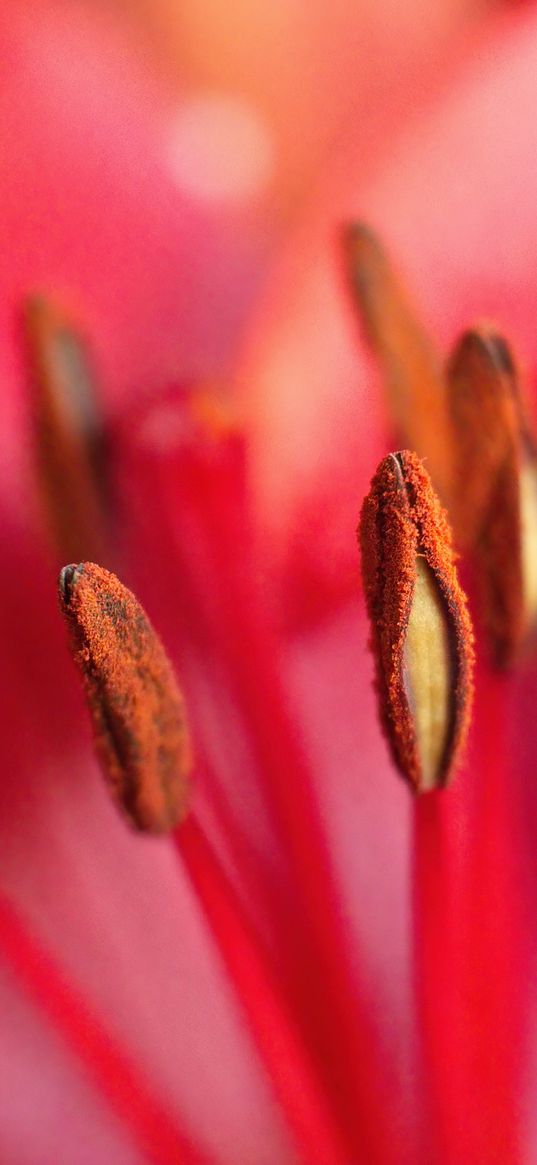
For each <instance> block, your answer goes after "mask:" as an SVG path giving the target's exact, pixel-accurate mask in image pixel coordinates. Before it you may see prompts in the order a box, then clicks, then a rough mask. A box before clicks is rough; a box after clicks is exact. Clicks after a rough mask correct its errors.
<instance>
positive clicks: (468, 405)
mask: <svg viewBox="0 0 537 1165" xmlns="http://www.w3.org/2000/svg"><path fill="white" fill-rule="evenodd" d="M447 375H448V385H449V406H450V412H451V418H452V424H453V429H454V443H453V448H454V457H455V466H454V475H453V489H452V504H451V509H452V514H453V520H454V526H455V529H456V531H457V537H458V541H459V544H460V545H461V547H463V548H466V549H469V550H470V551H471V552H472V551H473V553H474V555H475V559H476V563H477V567H478V574H479V579H480V583H481V588H482V594H483V606H484V612H485V619H486V621H487V626H488V631H489V636H490V641H491V646H492V654H493V657H494V660H495V662H496V663H497V664H498V665H500V666H506V665H508V664H510V663H512V662H513V660H514V659H515V658H516V657H517V655H518V654H519V653H520V651H521V650H522V649H523V647H524V645H525V644H526V643H527V642H528V641H529V640H530V639H531V637H532V633H533V632H534V629H535V618H536V615H537V470H536V451H535V441H534V437H533V434H532V431H531V425H530V421H529V418H528V415H527V410H526V407H525V402H524V400H523V397H522V388H521V384H520V376H519V373H518V369H517V367H516V364H515V360H514V357H513V355H512V353H511V351H510V348H509V345H508V344H507V342H506V341H505V339H504V338H503V336H501V335H499V334H498V333H497V332H496V331H495V330H493V329H491V328H484V327H481V328H479V329H474V330H471V331H468V332H466V333H465V334H464V335H463V336H462V337H461V339H460V341H459V343H458V344H457V346H456V348H455V350H454V352H453V355H452V357H451V359H450V361H449V365H448V370H447Z"/></svg>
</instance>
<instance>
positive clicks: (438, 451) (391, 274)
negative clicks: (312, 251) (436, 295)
mask: <svg viewBox="0 0 537 1165" xmlns="http://www.w3.org/2000/svg"><path fill="white" fill-rule="evenodd" d="M343 251H344V260H345V272H346V278H347V284H348V286H349V289H350V293H351V299H352V302H353V304H354V307H355V309H357V311H358V314H359V319H360V322H361V325H362V328H363V332H364V336H365V338H366V340H367V342H368V344H369V346H370V347H371V349H372V351H373V353H374V355H375V356H376V358H377V360H378V362H379V364H380V368H381V371H382V374H383V379H384V386H385V391H386V398H387V403H388V408H389V415H390V419H391V421H392V425H393V434H394V436H395V439H396V440H397V441H398V442H401V443H402V444H404V445H407V446H408V447H409V448H411V449H414V450H415V451H416V453H417V454H418V456H420V457H423V458H425V457H426V458H427V465H428V467H429V471H430V473H431V477H432V479H433V481H434V483H435V488H436V489H437V490H438V492H439V493H440V496H441V497H442V500H443V501H444V503H447V501H448V499H449V487H450V474H451V462H450V457H451V448H450V428H449V418H448V412H447V402H446V391H445V380H444V374H443V367H442V361H441V358H440V356H439V354H438V352H437V351H436V350H435V348H434V346H433V344H432V342H431V340H430V339H429V337H428V335H427V332H426V330H425V328H424V327H423V326H422V324H421V322H420V320H419V316H418V313H417V311H416V310H415V308H414V306H413V304H412V302H411V299H410V297H409V296H408V295H407V292H406V290H405V287H404V285H403V283H402V281H401V280H400V278H399V276H398V274H397V272H396V270H395V269H394V267H393V265H392V263H391V262H390V260H389V257H388V255H387V254H386V252H385V250H384V247H383V246H382V244H381V242H380V240H379V239H378V238H377V236H376V235H375V233H374V232H373V231H372V230H371V229H370V227H368V226H366V225H364V224H363V223H350V224H348V225H347V226H346V227H345V228H344V231H343Z"/></svg>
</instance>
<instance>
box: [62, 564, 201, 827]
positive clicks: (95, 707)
mask: <svg viewBox="0 0 537 1165" xmlns="http://www.w3.org/2000/svg"><path fill="white" fill-rule="evenodd" d="M59 594H60V607H61V610H62V613H63V614H64V616H65V618H66V620H67V624H68V627H69V631H70V638H71V649H72V653H73V657H74V659H75V662H76V664H77V665H78V667H79V668H80V671H81V673H82V678H83V681H84V688H85V692H86V697H87V701H88V705H89V710H90V714H91V718H92V722H93V730H94V734H95V742H96V748H97V753H98V756H99V759H100V761H101V765H102V768H103V770H104V773H105V776H106V778H107V780H108V782H109V785H110V788H111V790H112V793H113V795H114V797H115V799H116V801H117V802H118V804H119V806H120V807H121V809H122V810H123V811H124V813H125V814H126V815H127V817H128V818H129V820H130V822H131V824H132V825H134V826H135V828H136V829H139V830H142V831H144V832H147V833H155V834H158V833H165V832H167V831H169V830H171V829H173V827H174V826H175V825H177V824H178V822H179V821H181V820H182V819H183V817H184V816H185V813H186V809H187V803H188V794H189V787H190V780H189V776H190V770H191V750H190V742H189V735H188V730H187V726H186V718H185V707H184V701H183V697H182V695H181V692H180V690H179V687H178V685H177V681H176V678H175V675H174V672H173V669H172V666H171V664H170V662H169V660H168V658H167V656H166V654H165V652H164V649H163V647H162V645H161V643H160V640H159V638H158V636H157V635H156V633H155V631H154V630H153V627H152V626H151V624H150V622H149V620H148V618H147V616H146V615H145V613H144V611H143V610H142V608H141V606H140V604H139V603H138V601H137V599H136V598H135V597H134V595H133V594H132V593H131V591H129V590H127V588H126V587H124V586H123V584H122V583H120V582H119V580H118V579H117V578H116V577H115V575H113V574H111V573H110V572H109V571H107V570H104V568H103V567H101V566H96V565H95V563H92V562H84V563H80V564H79V565H78V566H75V565H70V566H65V567H64V568H63V570H62V572H61V574H60V580H59Z"/></svg>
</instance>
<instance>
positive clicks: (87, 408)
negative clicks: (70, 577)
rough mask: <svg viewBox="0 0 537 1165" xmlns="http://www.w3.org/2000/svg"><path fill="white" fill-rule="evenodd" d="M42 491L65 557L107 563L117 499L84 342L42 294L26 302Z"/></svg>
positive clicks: (53, 535)
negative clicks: (112, 508) (107, 544)
mask: <svg viewBox="0 0 537 1165" xmlns="http://www.w3.org/2000/svg"><path fill="white" fill-rule="evenodd" d="M24 330H25V338H26V344H27V350H28V356H29V360H30V365H31V372H32V380H33V411H34V427H35V442H36V457H37V469H38V478H39V489H40V494H41V498H42V501H43V503H44V510H45V518H46V522H47V526H48V529H49V532H50V535H51V538H52V541H53V543H54V545H55V548H56V552H57V554H58V557H59V558H60V560H61V559H63V560H64V561H65V559H66V558H79V557H80V558H81V557H86V558H91V557H96V558H102V557H103V554H104V539H105V527H106V522H107V517H106V515H107V512H109V510H110V497H109V491H108V487H107V481H106V459H105V452H104V438H103V431H102V426H101V423H100V420H99V416H98V412H97V408H96V401H95V391H94V383H93V376H92V373H91V366H90V361H89V356H88V352H87V349H86V345H85V342H84V340H83V338H82V336H81V335H80V334H79V332H78V330H77V329H76V328H75V326H74V325H73V324H72V322H71V321H70V320H69V319H68V318H67V316H66V315H64V313H63V312H62V311H61V310H60V309H59V308H57V307H56V306H54V305H53V304H52V303H50V302H49V301H48V300H47V299H45V298H43V297H42V296H33V297H30V298H28V299H27V300H26V302H25V304H24Z"/></svg>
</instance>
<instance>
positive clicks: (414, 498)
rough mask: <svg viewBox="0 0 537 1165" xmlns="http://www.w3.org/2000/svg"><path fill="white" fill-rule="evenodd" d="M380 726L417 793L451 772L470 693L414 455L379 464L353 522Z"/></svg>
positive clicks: (438, 513) (450, 576)
mask: <svg viewBox="0 0 537 1165" xmlns="http://www.w3.org/2000/svg"><path fill="white" fill-rule="evenodd" d="M359 537H360V546H361V557H362V575H363V580H364V587H365V595H366V602H367V609H368V614H369V618H370V623H371V646H372V649H373V654H374V657H375V664H376V686H377V691H378V696H379V702H380V715H381V721H382V725H383V728H384V731H385V734H386V737H387V739H388V742H389V745H390V748H391V752H392V755H393V757H394V760H395V762H396V764H397V766H398V768H399V770H400V772H401V773H402V774H403V776H404V777H405V778H406V779H407V780H408V781H409V783H410V784H411V786H412V788H413V789H414V791H415V792H417V793H423V792H428V791H430V790H432V789H437V788H441V787H442V786H444V785H445V784H447V783H448V781H449V779H450V777H451V776H452V774H453V772H454V770H455V768H456V765H457V761H458V758H459V755H460V751H461V748H462V746H463V744H464V740H465V737H466V733H467V729H468V724H469V719H470V710H471V703H472V693H473V678H472V677H473V660H474V655H473V632H472V627H471V623H470V618H469V615H468V608H467V604H466V598H465V596H464V594H463V592H462V590H461V587H460V585H459V582H458V579H457V574H456V570H455V555H454V553H453V549H452V543H451V531H450V528H449V525H448V522H447V519H446V515H445V513H444V511H443V509H442V507H441V506H440V503H439V501H438V498H437V497H436V494H435V493H434V490H433V487H432V485H431V480H430V478H429V475H428V473H427V472H426V470H425V469H424V468H423V466H422V464H421V462H420V461H419V458H418V457H416V455H415V454H414V453H409V452H407V451H404V452H402V453H397V454H389V456H388V457H385V458H384V460H383V461H382V462H381V463H380V465H379V468H378V469H377V472H376V474H375V476H374V478H373V481H372V483H371V490H370V492H369V494H368V495H367V497H366V499H365V501H364V504H363V507H362V513H361V518H360V529H359Z"/></svg>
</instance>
